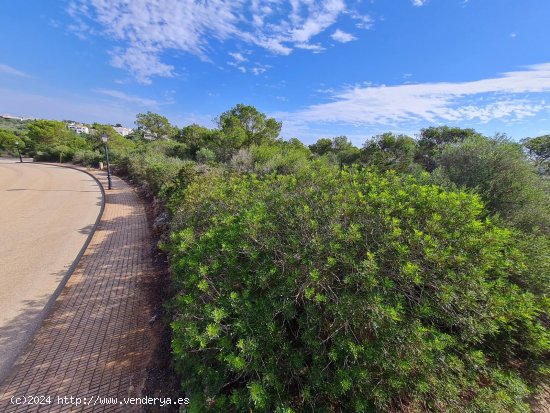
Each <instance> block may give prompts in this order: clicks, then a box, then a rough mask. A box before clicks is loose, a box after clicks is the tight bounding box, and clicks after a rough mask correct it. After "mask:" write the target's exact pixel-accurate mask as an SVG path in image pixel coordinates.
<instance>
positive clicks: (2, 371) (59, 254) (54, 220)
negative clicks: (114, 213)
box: [0, 159, 102, 381]
mask: <svg viewBox="0 0 550 413" xmlns="http://www.w3.org/2000/svg"><path fill="white" fill-rule="evenodd" d="M101 203H102V195H101V191H100V188H99V186H98V184H97V183H96V181H95V180H94V179H93V178H92V177H91V176H89V175H87V174H85V173H83V172H80V171H76V170H74V169H70V168H61V167H56V166H50V165H41V164H33V163H19V162H16V161H14V160H12V159H0V381H1V380H2V379H3V378H4V377H5V376H6V374H7V373H8V372H9V368H10V367H11V365H12V364H13V362H14V360H15V358H16V357H17V355H18V354H19V352H20V351H21V350H22V349H23V347H24V346H25V344H26V343H27V342H28V341H29V339H30V338H31V336H32V333H33V332H34V330H35V329H36V327H37V326H38V325H39V323H40V322H41V320H42V319H43V317H44V315H45V311H46V309H45V306H46V305H47V304H48V302H49V301H50V298H51V297H52V294H54V292H55V291H56V289H57V288H58V286H59V284H60V282H61V281H62V280H63V278H64V276H65V275H66V274H67V271H68V269H69V268H70V266H71V265H72V263H73V261H74V260H75V259H76V257H77V255H78V254H79V252H80V250H81V249H82V247H83V245H84V243H85V242H86V240H87V238H88V235H89V233H90V231H91V230H92V228H93V225H94V224H95V222H96V219H97V217H98V215H99V213H100V210H101Z"/></svg>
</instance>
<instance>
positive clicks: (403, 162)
mask: <svg viewBox="0 0 550 413" xmlns="http://www.w3.org/2000/svg"><path fill="white" fill-rule="evenodd" d="M416 148H417V147H416V142H415V141H414V139H413V138H411V137H410V136H406V135H394V134H393V133H391V132H388V133H384V134H382V135H378V136H375V137H374V138H372V139H371V140H369V141H367V142H365V144H364V145H363V149H362V150H361V162H362V163H363V164H365V165H369V166H374V167H376V168H379V169H380V170H382V171H385V170H388V169H394V170H396V171H399V172H404V171H406V170H408V169H410V167H411V165H412V163H413V161H414V155H415V152H416Z"/></svg>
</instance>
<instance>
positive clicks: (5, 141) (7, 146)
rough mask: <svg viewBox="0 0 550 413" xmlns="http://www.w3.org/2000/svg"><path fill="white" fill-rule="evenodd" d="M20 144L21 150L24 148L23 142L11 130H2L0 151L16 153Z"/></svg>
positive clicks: (0, 132)
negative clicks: (17, 143)
mask: <svg viewBox="0 0 550 413" xmlns="http://www.w3.org/2000/svg"><path fill="white" fill-rule="evenodd" d="M15 142H19V146H20V148H22V147H23V141H22V139H20V138H19V137H18V136H17V135H16V134H15V133H13V132H12V131H10V130H6V129H0V151H15V150H16V149H17V145H16V144H15Z"/></svg>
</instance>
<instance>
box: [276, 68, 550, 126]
mask: <svg viewBox="0 0 550 413" xmlns="http://www.w3.org/2000/svg"><path fill="white" fill-rule="evenodd" d="M545 93H550V63H545V64H539V65H534V66H529V67H527V68H525V70H521V71H515V72H508V73H504V74H502V75H500V76H497V77H494V78H488V79H482V80H477V81H470V82H456V83H420V84H402V85H396V86H385V85H380V86H372V85H366V86H365V85H359V86H354V87H351V88H348V89H346V90H344V91H342V92H340V93H334V94H332V96H331V99H332V102H329V103H322V104H317V105H312V106H309V107H308V108H306V109H303V110H299V111H297V112H293V113H279V114H278V116H279V117H281V118H283V120H284V119H294V120H295V121H299V122H303V123H312V122H323V123H327V122H329V123H344V124H352V125H388V124H397V123H400V122H418V121H423V122H426V121H428V122H441V121H447V122H449V121H452V122H455V121H464V120H470V121H471V120H476V121H479V122H489V121H491V120H494V119H500V120H511V119H523V118H525V117H530V116H534V115H536V114H537V113H539V112H541V111H543V110H549V109H550V103H549V102H547V101H546V100H545V98H547V96H545V95H543V94H545Z"/></svg>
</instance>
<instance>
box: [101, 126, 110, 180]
mask: <svg viewBox="0 0 550 413" xmlns="http://www.w3.org/2000/svg"><path fill="white" fill-rule="evenodd" d="M101 140H102V141H103V148H104V149H105V160H106V161H107V182H108V183H109V186H108V188H109V189H112V184H111V166H110V165H109V150H108V149H107V134H106V133H104V134H103V135H101Z"/></svg>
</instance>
